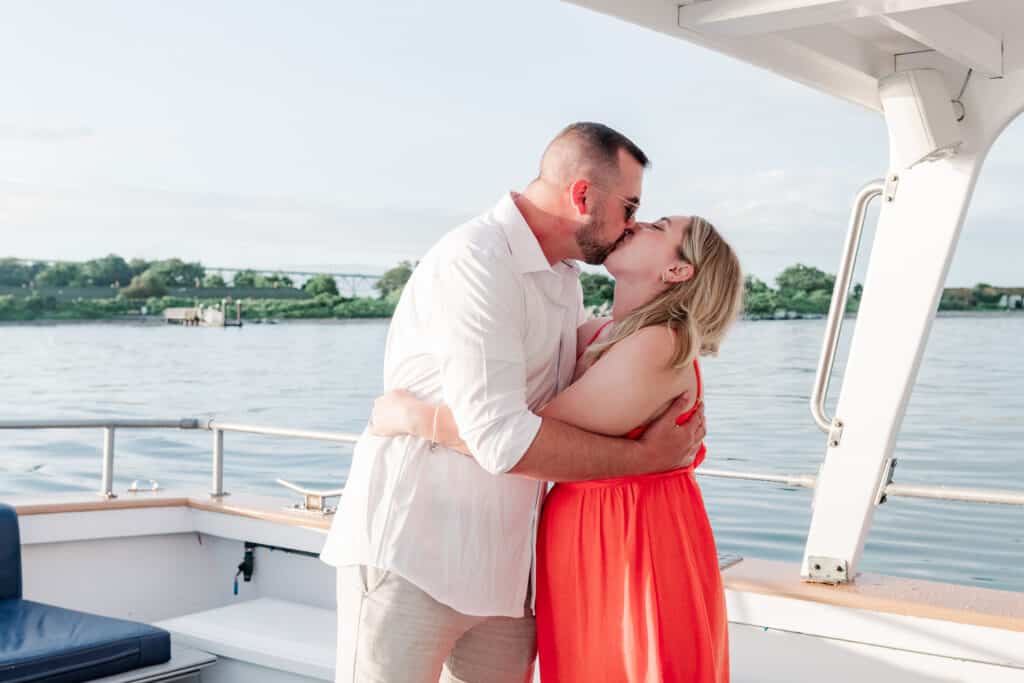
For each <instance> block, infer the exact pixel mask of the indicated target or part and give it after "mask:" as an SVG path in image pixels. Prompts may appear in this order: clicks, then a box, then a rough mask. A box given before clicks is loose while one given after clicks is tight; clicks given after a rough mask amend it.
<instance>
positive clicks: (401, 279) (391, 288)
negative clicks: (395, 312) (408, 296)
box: [373, 261, 416, 304]
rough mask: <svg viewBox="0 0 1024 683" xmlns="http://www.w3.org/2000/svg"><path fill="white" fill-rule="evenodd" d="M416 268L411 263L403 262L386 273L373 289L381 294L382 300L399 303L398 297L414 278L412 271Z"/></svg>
mask: <svg viewBox="0 0 1024 683" xmlns="http://www.w3.org/2000/svg"><path fill="white" fill-rule="evenodd" d="M415 267H416V264H415V263H412V262H410V261H402V262H401V263H399V264H398V265H397V266H395V267H394V268H392V269H391V270H388V271H386V272H385V273H384V274H383V275H381V277H380V279H379V280H377V282H376V283H375V284H374V285H373V288H374V289H376V290H377V291H378V292H380V298H381V299H386V300H388V301H392V302H394V303H396V304H397V303H398V297H399V296H401V295H402V290H403V289H405V283H406V282H408V281H409V278H410V277H412V271H413V269H414V268H415Z"/></svg>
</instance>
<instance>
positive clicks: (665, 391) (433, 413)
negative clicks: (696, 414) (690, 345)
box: [370, 327, 698, 455]
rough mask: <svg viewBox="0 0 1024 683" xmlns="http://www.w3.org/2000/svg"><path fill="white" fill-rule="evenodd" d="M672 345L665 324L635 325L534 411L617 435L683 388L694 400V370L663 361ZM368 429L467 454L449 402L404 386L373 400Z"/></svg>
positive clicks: (655, 411) (651, 414)
mask: <svg viewBox="0 0 1024 683" xmlns="http://www.w3.org/2000/svg"><path fill="white" fill-rule="evenodd" d="M673 348H674V340H673V339H672V332H671V331H669V330H667V329H666V328H662V327H648V328H645V329H643V330H640V331H639V332H637V333H636V334H634V335H632V336H630V337H629V338H627V339H624V340H622V341H621V342H619V343H618V344H616V345H615V346H614V347H612V348H611V349H609V350H608V351H607V352H606V353H605V354H604V355H603V356H602V357H601V359H600V360H598V361H597V362H596V363H595V364H594V365H593V367H591V368H590V369H589V370H588V371H587V372H586V373H584V375H583V376H582V377H581V378H579V379H578V380H577V381H576V382H575V383H573V384H572V385H571V386H570V387H569V388H568V389H566V390H565V391H563V392H562V393H561V394H559V395H558V396H556V397H555V398H554V399H553V400H552V401H551V403H549V404H547V405H546V406H545V407H544V408H543V409H541V410H540V411H539V414H540V415H541V416H542V417H550V418H554V419H556V420H559V421H562V422H566V423H568V424H571V425H573V426H576V427H579V428H581V429H585V430H587V431H589V432H593V433H595V434H604V435H608V436H618V435H622V434H625V433H627V432H629V431H630V430H631V429H633V428H635V427H637V426H638V425H641V424H645V423H647V422H648V421H649V420H651V419H652V418H653V417H656V416H657V415H658V414H659V413H660V412H661V411H662V410H664V408H665V406H666V405H667V404H668V403H670V402H671V400H672V399H673V398H674V397H676V396H678V395H679V394H681V393H683V392H687V393H689V394H690V396H691V397H692V398H693V401H696V400H698V397H697V396H696V375H695V374H694V372H693V370H692V369H691V368H687V370H686V371H680V370H677V369H674V368H671V367H669V365H668V362H669V358H671V355H672V351H673ZM693 401H691V403H690V405H692V403H693ZM688 407H689V406H688ZM370 429H371V432H372V433H374V434H376V435H377V436H394V435H397V434H413V435H416V436H419V437H421V438H424V439H431V440H434V441H435V442H437V443H439V444H441V445H443V446H447V447H448V448H451V449H454V450H457V451H459V452H461V453H465V454H467V455H468V454H469V451H468V449H467V447H466V444H465V443H464V442H463V441H462V439H461V438H459V430H458V426H457V425H456V424H455V419H454V418H453V417H452V413H451V411H450V410H449V409H448V407H447V406H444V405H435V404H431V403H426V402H423V401H420V400H419V399H418V398H416V396H415V395H413V394H412V393H410V392H408V391H405V390H404V389H397V390H394V391H390V392H388V393H387V394H384V395H383V396H381V397H380V398H378V399H377V400H376V401H374V405H373V417H372V419H371V425H370Z"/></svg>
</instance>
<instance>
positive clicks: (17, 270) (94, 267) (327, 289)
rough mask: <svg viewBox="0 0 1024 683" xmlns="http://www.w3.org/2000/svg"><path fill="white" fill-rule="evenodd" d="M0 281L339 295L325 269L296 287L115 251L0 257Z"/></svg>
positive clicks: (124, 293)
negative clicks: (34, 258) (48, 258)
mask: <svg viewBox="0 0 1024 683" xmlns="http://www.w3.org/2000/svg"><path fill="white" fill-rule="evenodd" d="M412 268H413V264H412V263H410V262H409V261H403V262H402V263H400V264H398V265H397V266H395V267H394V268H392V269H391V270H389V271H387V272H386V273H384V275H383V276H382V277H381V278H380V280H378V281H377V282H376V283H375V284H374V287H375V288H376V289H377V291H378V294H379V296H380V298H382V299H384V298H387V297H388V295H389V294H391V293H392V292H393V291H395V290H398V291H399V292H400V291H401V289H402V287H403V286H404V285H405V282H406V280H408V279H409V276H410V275H411V274H412ZM0 286H7V287H28V288H69V287H110V288H113V289H116V290H117V292H116V295H118V296H121V297H124V298H127V299H148V298H151V297H161V296H165V295H167V294H168V293H169V292H170V291H171V290H172V289H177V288H196V289H200V288H206V289H213V288H224V287H238V288H248V289H279V288H290V289H301V290H303V291H305V292H307V293H309V294H310V295H312V296H317V295H320V294H330V295H332V296H338V295H339V294H338V285H337V282H335V280H334V278H333V277H332V276H330V275H315V276H313V277H311V278H309V279H307V280H306V281H304V282H303V283H302V285H301V287H298V286H296V283H295V281H294V280H293V279H292V278H290V277H288V276H287V275H285V274H283V273H274V274H271V275H266V274H263V273H258V272H256V271H253V270H239V271H237V272H235V274H234V276H233V277H232V278H231V281H230V282H227V281H225V279H224V278H223V277H222V276H221V275H220V274H219V273H207V271H206V268H205V267H204V266H203V264H202V263H199V262H196V261H193V262H186V261H183V260H182V259H179V258H171V259H163V260H158V261H147V260H145V259H130V260H128V259H125V258H123V257H121V256H118V255H117V254H109V255H107V256H104V257H102V258H96V259H90V260H88V261H84V262H81V263H75V262H67V261H61V262H56V263H45V262H35V263H24V262H22V261H19V260H17V259H14V258H2V259H0Z"/></svg>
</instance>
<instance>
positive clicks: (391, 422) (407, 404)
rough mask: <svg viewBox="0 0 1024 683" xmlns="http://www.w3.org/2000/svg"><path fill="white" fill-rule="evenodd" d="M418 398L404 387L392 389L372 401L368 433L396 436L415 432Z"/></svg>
mask: <svg viewBox="0 0 1024 683" xmlns="http://www.w3.org/2000/svg"><path fill="white" fill-rule="evenodd" d="M419 405H420V400H419V399H418V398H416V396H415V395H414V394H413V393H412V392H410V391H406V390H405V389H392V390H391V391H389V392H387V393H386V394H384V395H383V396H378V397H377V399H376V400H374V402H373V413H372V414H371V416H370V433H371V434H373V435H374V436H398V435H401V434H414V433H415V432H416V428H415V424H414V419H415V410H416V408H417V406H419Z"/></svg>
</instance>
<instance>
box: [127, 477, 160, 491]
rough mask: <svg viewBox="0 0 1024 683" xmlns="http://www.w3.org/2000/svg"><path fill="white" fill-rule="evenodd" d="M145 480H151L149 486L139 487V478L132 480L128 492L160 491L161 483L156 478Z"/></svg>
mask: <svg viewBox="0 0 1024 683" xmlns="http://www.w3.org/2000/svg"><path fill="white" fill-rule="evenodd" d="M143 481H148V482H149V488H146V489H143V488H139V480H138V479H136V480H135V481H133V482H132V485H131V486H129V487H128V493H144V492H146V491H159V490H160V484H158V483H157V481H156V479H145V480H143Z"/></svg>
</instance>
